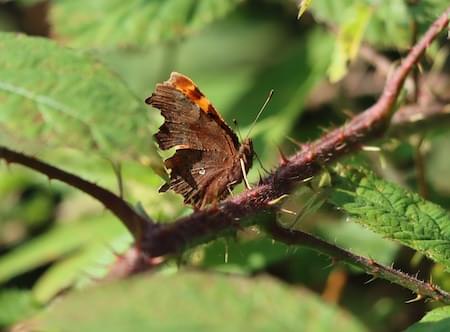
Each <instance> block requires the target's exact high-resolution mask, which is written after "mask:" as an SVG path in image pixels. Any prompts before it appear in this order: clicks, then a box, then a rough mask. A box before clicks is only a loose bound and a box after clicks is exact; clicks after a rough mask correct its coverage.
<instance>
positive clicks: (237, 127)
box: [233, 119, 242, 142]
mask: <svg viewBox="0 0 450 332" xmlns="http://www.w3.org/2000/svg"><path fill="white" fill-rule="evenodd" d="M233 123H234V129H235V130H236V132H237V135H238V137H239V141H241V142H242V135H241V131H240V130H239V125H238V122H237V120H236V119H233Z"/></svg>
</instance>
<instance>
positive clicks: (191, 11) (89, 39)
mask: <svg viewBox="0 0 450 332" xmlns="http://www.w3.org/2000/svg"><path fill="white" fill-rule="evenodd" d="M241 2H242V0H132V1H121V0H97V1H89V0H80V1H71V0H58V1H55V3H54V4H53V6H52V10H51V15H50V21H51V23H52V26H53V29H54V32H55V33H56V35H57V36H59V37H61V39H62V40H64V41H66V42H68V43H69V44H70V45H71V46H76V47H87V48H92V47H100V48H101V47H103V48H104V47H107V48H111V47H113V48H115V47H129V46H133V47H142V46H148V45H153V44H156V43H158V42H161V41H170V40H173V39H178V38H180V37H182V36H185V35H188V34H191V33H193V32H194V31H197V30H199V29H200V28H203V27H204V26H206V25H207V24H209V23H210V22H213V21H215V20H217V19H219V18H221V17H223V16H225V15H226V14H228V13H229V12H230V11H232V10H233V9H234V8H235V7H236V6H237V5H238V4H239V3H241Z"/></svg>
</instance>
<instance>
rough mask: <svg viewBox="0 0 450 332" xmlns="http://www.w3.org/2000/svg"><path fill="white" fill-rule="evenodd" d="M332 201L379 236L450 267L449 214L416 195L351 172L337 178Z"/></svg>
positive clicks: (368, 174)
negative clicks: (397, 242)
mask: <svg viewBox="0 0 450 332" xmlns="http://www.w3.org/2000/svg"><path fill="white" fill-rule="evenodd" d="M334 181H335V182H334V185H333V195H332V201H333V202H334V203H335V204H336V205H338V206H339V207H342V208H343V209H344V210H345V211H346V212H347V213H349V214H350V215H351V216H353V217H354V218H355V220H356V221H357V222H359V223H361V224H363V225H365V226H367V227H368V228H370V229H371V230H373V231H374V232H376V233H379V234H381V235H383V236H385V237H388V238H391V239H393V240H396V241H399V242H400V243H403V244H404V245H407V246H409V247H411V248H413V249H416V250H418V251H420V252H422V253H424V254H425V255H427V256H428V257H430V258H431V259H433V260H434V261H436V262H439V263H442V264H444V265H445V266H446V267H447V268H449V267H450V215H449V213H448V212H447V211H446V210H444V209H443V208H441V207H440V206H439V205H437V204H434V203H432V202H429V201H426V200H424V199H423V198H421V197H420V196H419V195H418V194H416V193H414V192H410V191H407V190H405V189H403V188H401V187H399V186H396V185H395V184H393V183H390V182H387V181H385V180H383V179H380V178H378V177H376V176H375V175H374V174H373V173H371V172H369V171H363V170H356V169H352V170H349V171H345V172H344V174H343V175H341V176H336V177H335V179H334Z"/></svg>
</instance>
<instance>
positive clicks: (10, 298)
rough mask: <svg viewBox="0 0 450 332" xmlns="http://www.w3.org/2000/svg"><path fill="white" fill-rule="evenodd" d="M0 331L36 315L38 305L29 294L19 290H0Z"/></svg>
mask: <svg viewBox="0 0 450 332" xmlns="http://www.w3.org/2000/svg"><path fill="white" fill-rule="evenodd" d="M0 308H2V310H0V329H2V328H3V327H7V326H9V325H12V324H14V323H16V322H18V321H19V320H23V319H25V318H28V317H30V316H31V315H34V314H36V312H37V311H38V309H39V305H38V304H37V303H35V301H34V300H33V298H32V296H31V292H29V291H25V290H20V289H0Z"/></svg>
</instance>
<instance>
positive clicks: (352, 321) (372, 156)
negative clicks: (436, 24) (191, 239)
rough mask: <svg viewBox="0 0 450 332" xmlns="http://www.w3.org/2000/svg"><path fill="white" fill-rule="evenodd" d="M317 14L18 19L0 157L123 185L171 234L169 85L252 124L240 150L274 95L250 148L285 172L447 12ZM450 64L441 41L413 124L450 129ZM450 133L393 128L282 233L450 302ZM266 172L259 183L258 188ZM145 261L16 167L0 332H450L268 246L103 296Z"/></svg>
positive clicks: (352, 5)
mask: <svg viewBox="0 0 450 332" xmlns="http://www.w3.org/2000/svg"><path fill="white" fill-rule="evenodd" d="M302 4H303V5H308V4H310V7H309V8H307V10H306V12H305V13H303V16H302V17H301V19H300V20H297V14H298V5H299V4H298V3H296V2H294V1H288V0H265V1H256V0H255V1H250V0H248V1H243V0H160V1H158V0H133V1H119V0H96V1H87V0H78V1H70V0H52V1H44V2H41V1H31V0H28V1H27V0H21V1H9V2H5V3H3V4H1V5H0V30H1V31H3V32H1V33H0V145H1V146H5V147H8V148H10V149H13V150H16V151H22V152H26V153H27V154H30V155H34V156H36V157H38V158H39V159H42V160H45V161H47V162H49V163H51V164H52V165H55V166H57V167H60V168H62V169H65V170H67V171H70V172H72V173H75V174H77V175H79V176H82V177H83V178H85V179H88V180H91V181H93V182H95V183H97V184H99V185H101V186H104V187H106V188H108V189H110V190H112V191H113V192H119V188H120V187H121V185H120V181H118V180H119V179H122V180H123V181H122V182H123V183H122V185H123V194H124V197H125V198H126V199H127V200H128V201H129V202H131V203H132V204H133V205H138V204H139V205H140V206H142V207H143V208H144V209H145V210H146V211H147V213H148V214H149V215H150V216H151V217H152V218H153V219H154V220H157V221H159V222H162V223H164V222H171V221H173V220H175V219H176V218H178V217H180V216H185V215H188V214H189V213H191V210H190V209H189V208H188V207H185V206H184V205H183V204H182V199H181V197H180V196H178V195H175V194H171V193H165V194H159V193H158V188H159V187H160V186H161V184H162V183H164V176H165V175H164V170H163V167H162V162H161V157H160V155H159V153H158V151H157V150H156V146H155V144H154V142H153V140H152V135H153V134H154V133H155V132H156V131H157V128H158V127H159V125H160V124H161V123H162V118H161V117H160V116H159V113H158V112H157V111H156V110H154V109H150V108H149V107H147V106H146V105H145V104H144V102H143V101H144V99H145V98H146V97H147V96H149V95H150V94H151V92H152V90H153V88H154V86H155V84H156V82H161V81H164V80H166V79H167V78H168V76H169V73H170V72H171V71H178V72H181V73H184V74H186V75H188V76H189V77H191V78H192V79H193V80H194V81H195V82H196V83H197V84H198V85H199V86H200V88H201V89H202V91H203V92H204V93H205V94H206V95H207V96H208V97H209V99H210V100H212V101H213V103H214V105H215V106H216V107H217V108H218V109H219V110H220V111H221V113H222V114H223V115H224V117H225V118H226V119H227V120H228V122H229V123H232V122H231V120H232V119H237V122H238V126H239V130H240V132H241V133H242V135H243V136H245V134H246V132H247V130H248V128H249V126H250V125H251V123H252V122H253V120H254V118H255V116H256V114H257V112H258V110H259V108H260V106H261V105H262V104H263V102H264V100H265V99H266V97H267V94H268V92H269V90H270V89H274V90H275V93H274V96H273V98H272V100H271V102H270V104H269V106H268V108H267V109H266V110H265V112H264V113H263V115H262V116H261V118H260V120H259V121H258V123H257V125H256V127H255V130H253V131H252V135H251V136H252V138H253V139H254V141H255V150H256V152H257V153H258V155H259V157H260V158H261V160H262V163H263V165H264V166H265V168H267V169H272V168H274V167H276V166H277V165H278V163H279V156H280V153H279V152H278V148H279V149H281V150H282V151H283V153H284V154H285V155H289V154H291V153H293V152H295V151H296V150H298V146H297V144H296V143H295V142H302V143H304V142H309V141H311V140H313V139H316V138H318V137H320V136H321V135H322V134H323V133H324V131H325V130H328V129H330V128H334V127H336V126H338V125H341V124H343V123H344V122H345V121H346V120H348V119H349V118H351V117H352V116H354V115H355V114H357V113H358V112H360V111H362V110H363V109H365V108H367V107H368V106H370V105H371V104H373V103H374V101H376V99H377V98H378V96H379V95H380V93H381V91H382V88H383V86H384V82H385V79H386V77H389V74H390V72H391V71H392V70H393V68H394V67H395V66H396V65H398V61H399V59H400V58H401V57H402V56H404V55H405V54H406V53H407V51H408V50H409V48H410V47H411V46H412V45H413V44H415V42H416V40H417V38H418V37H420V36H421V35H422V33H423V32H424V31H425V30H426V29H427V28H428V27H429V25H430V24H431V23H432V22H433V21H434V20H435V19H436V18H437V17H438V16H439V15H440V14H442V13H443V12H444V10H445V8H446V7H447V6H448V0H416V1H412V0H411V1H408V0H378V1H375V0H365V1H356V0H345V1H344V0H341V1H334V0H314V1H311V2H309V1H303V2H302ZM17 32H22V33H24V34H20V35H19V34H17ZM448 52H449V44H448V40H447V39H446V34H445V33H443V34H441V38H440V39H439V40H438V41H437V42H436V43H434V44H432V45H431V46H430V48H429V49H428V51H427V56H426V57H424V59H423V61H422V62H421V65H420V66H419V67H418V68H417V69H416V70H415V73H413V75H411V77H410V79H409V80H408V81H407V82H406V85H405V88H404V91H403V94H402V96H401V97H400V100H399V103H398V104H399V105H404V104H408V103H409V104H411V103H412V104H414V103H415V104H420V103H421V102H422V101H423V98H428V96H429V95H432V96H434V97H436V100H438V101H439V102H440V105H444V106H443V108H442V109H445V107H447V110H448V107H450V106H449V105H450V95H449V91H450V90H449V87H450V75H449V68H450V63H449V57H448ZM374 54H375V55H374ZM380 59H381V60H380ZM383 61H384V62H383ZM383 64H385V66H383ZM386 64H387V65H386ZM430 77H431V78H430ZM425 78H426V79H427V80H426V81H424V82H426V83H424V84H421V85H420V89H416V90H415V87H418V86H419V82H421V80H422V79H423V80H425ZM430 91H431V92H430ZM424 102H425V101H424ZM445 105H446V106H445ZM442 113H445V112H442ZM447 113H448V112H447ZM444 115H445V114H444ZM432 120H433V119H432ZM449 124H450V121H448V115H447V117H445V116H444V117H442V118H441V117H439V118H438V120H433V121H427V122H420V121H419V122H418V123H415V122H414V123H410V125H409V126H406V127H402V126H399V127H398V128H397V127H394V130H392V131H390V132H389V134H388V135H387V136H385V137H383V138H382V139H379V140H377V141H375V142H374V147H376V149H375V148H374V147H369V148H366V149H363V151H362V152H359V153H355V154H352V155H351V156H350V157H348V158H346V159H344V160H342V161H341V164H339V165H338V168H333V170H331V169H330V168H325V167H324V173H323V175H321V176H318V177H317V179H314V181H313V183H312V184H311V185H303V186H301V187H299V189H298V190H297V191H296V192H295V193H294V194H293V195H291V196H290V197H289V199H288V201H287V202H286V203H285V204H284V208H285V209H286V210H290V211H293V212H295V213H296V214H297V216H292V215H289V214H286V213H280V214H279V221H280V222H281V223H282V224H284V225H285V226H287V227H289V228H293V229H301V230H303V231H307V232H309V233H312V234H315V235H317V236H319V237H321V238H323V239H326V240H328V241H329V242H331V243H333V244H336V245H337V246H340V247H343V248H347V249H349V250H351V251H352V252H354V253H356V254H359V255H362V256H365V257H368V258H370V259H373V260H376V261H377V262H380V263H382V264H386V265H394V266H395V267H396V268H397V269H400V270H402V271H404V272H406V273H408V274H410V275H416V274H417V275H418V277H419V278H420V279H423V280H425V281H430V280H432V281H433V283H436V284H438V285H439V286H440V287H442V288H444V289H449V288H450V276H449V274H448V273H447V272H446V271H447V269H448V267H449V265H450V250H449V248H450V244H449V243H450V233H449V231H448V229H450V228H449V226H448V225H449V224H450V216H449V214H448V208H449V207H450V181H449V180H448V179H449V178H450V159H449V158H448V151H449V150H450V131H449V130H448V128H449ZM397 129H398V130H397ZM293 141H294V142H293ZM264 172H265V171H264V170H263V169H262V167H261V165H258V163H255V166H254V167H253V169H252V170H251V173H250V180H251V181H252V182H256V181H257V180H258V178H259V176H260V174H261V175H264ZM335 172H337V173H335ZM119 173H120V174H121V176H119V175H118V174H119ZM330 173H331V174H330ZM330 178H332V181H331V182H330V181H329V179H330ZM327 179H328V181H327ZM240 190H242V187H239V188H238V189H237V191H240ZM131 245H132V237H131V235H130V234H129V233H128V231H127V230H126V229H125V227H124V226H123V225H122V224H121V223H120V222H119V221H118V220H117V219H116V218H115V217H114V216H113V215H112V214H111V213H109V212H108V211H106V210H105V209H104V208H103V207H102V206H101V205H100V204H98V203H97V202H96V201H94V200H93V199H92V198H90V197H88V196H87V195H85V194H84V193H81V192H80V191H77V190H75V189H72V188H70V187H68V186H66V185H64V184H61V183H60V182H57V181H49V180H48V179H47V178H45V177H43V176H42V175H39V174H36V173H35V172H32V171H30V170H28V169H25V168H23V167H21V166H16V165H8V164H5V163H2V164H0V308H1V309H0V326H1V327H4V328H7V327H11V326H13V325H15V324H24V325H23V326H24V327H25V329H27V330H29V331H103V330H104V331H125V330H133V331H147V330H164V331H166V330H171V331H172V330H176V329H182V330H185V331H190V330H192V331H206V330H208V331H209V330H223V331H225V330H226V331H231V330H237V329H243V328H247V329H249V330H267V331H276V330H292V331H299V330H300V331H329V330H331V329H333V331H399V330H403V329H406V328H408V327H410V329H411V331H432V330H434V331H444V330H446V329H448V328H450V310H449V309H448V307H445V306H443V307H441V304H439V302H437V301H416V302H412V303H406V302H407V301H408V300H411V299H414V298H415V297H416V294H414V293H412V292H411V291H410V290H408V289H406V288H404V287H401V286H399V285H395V284H391V283H389V282H388V281H386V280H383V279H376V280H373V281H372V282H370V283H369V282H368V281H370V280H371V277H370V276H368V275H367V274H364V273H363V272H362V271H361V270H360V269H358V268H355V267H352V266H348V265H343V264H333V261H332V260H330V259H329V258H328V256H325V255H323V254H322V253H320V252H317V251H314V250H311V249H310V248H306V247H299V246H287V245H285V244H283V243H281V242H276V241H273V240H272V239H271V237H270V236H266V235H265V234H264V232H261V231H260V230H259V229H258V228H257V227H251V228H249V229H242V230H239V231H237V233H236V234H233V236H229V237H226V238H222V239H218V240H216V241H213V242H211V243H209V244H205V245H200V246H198V247H195V248H194V249H191V250H189V251H187V252H183V253H180V255H179V256H178V257H176V258H174V259H169V260H168V261H167V262H166V263H165V264H163V265H161V266H160V267H158V268H157V269H155V270H153V271H152V272H151V273H147V274H142V275H139V276H135V277H132V278H125V279H122V280H116V281H114V282H107V283H103V282H100V280H101V279H102V278H103V277H104V276H106V275H107V274H108V271H109V267H110V266H111V265H112V264H114V262H116V260H117V257H118V256H120V254H122V253H124V252H126V251H127V249H128V248H129V247H130V246H131ZM435 308H437V309H435ZM426 313H428V315H427V316H425V318H424V320H423V321H422V322H421V323H417V324H415V325H413V324H414V323H416V322H418V321H419V320H420V319H421V318H422V317H423V316H424V315H425V314H426ZM412 325H413V326H412ZM411 326H412V327H411ZM440 329H441V330H440Z"/></svg>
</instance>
